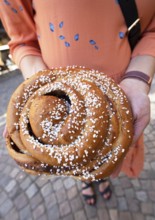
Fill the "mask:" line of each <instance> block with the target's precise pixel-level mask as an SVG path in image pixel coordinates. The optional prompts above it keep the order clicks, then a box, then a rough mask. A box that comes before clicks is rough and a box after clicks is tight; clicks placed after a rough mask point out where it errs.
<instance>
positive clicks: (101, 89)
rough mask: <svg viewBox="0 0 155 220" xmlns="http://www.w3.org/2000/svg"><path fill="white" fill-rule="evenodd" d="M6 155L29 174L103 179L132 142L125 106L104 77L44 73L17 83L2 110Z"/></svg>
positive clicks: (72, 70) (76, 71) (69, 71)
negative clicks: (5, 128)
mask: <svg viewBox="0 0 155 220" xmlns="http://www.w3.org/2000/svg"><path fill="white" fill-rule="evenodd" d="M7 128H8V132H9V137H8V138H7V139H6V142H7V148H8V151H9V153H10V155H11V156H12V157H13V159H14V160H15V161H16V162H17V164H18V165H19V166H20V167H22V169H24V170H25V171H27V172H28V173H31V174H43V173H44V174H55V175H69V176H73V177H75V178H79V179H81V180H89V181H94V180H98V179H101V178H105V177H107V176H109V175H110V174H111V173H112V172H113V171H114V169H115V168H116V166H117V165H118V164H119V163H120V162H121V161H122V159H123V158H124V157H125V155H126V153H127V151H128V148H129V146H130V145H131V142H132V138H133V120H132V112H131V108H130V104H129V102H128V100H127V97H126V95H125V94H124V92H123V91H122V90H121V88H120V87H119V86H118V85H117V84H116V83H115V82H114V81H113V80H112V79H110V78H108V77H107V76H106V75H105V74H103V73H101V72H99V71H96V70H89V69H86V68H78V67H74V66H73V67H66V68H57V69H56V68H55V69H52V70H44V71H40V72H38V73H36V74H35V75H34V76H32V77H31V78H29V79H27V80H26V81H25V82H23V83H22V84H21V85H20V86H19V87H18V88H17V89H16V91H15V92H14V93H13V95H12V97H11V99H10V102H9V105H8V110H7Z"/></svg>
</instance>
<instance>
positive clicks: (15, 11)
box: [0, 0, 41, 65]
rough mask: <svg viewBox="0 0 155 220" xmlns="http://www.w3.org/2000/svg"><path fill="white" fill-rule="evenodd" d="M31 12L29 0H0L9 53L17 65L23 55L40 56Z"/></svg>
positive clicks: (0, 15)
mask: <svg viewBox="0 0 155 220" xmlns="http://www.w3.org/2000/svg"><path fill="white" fill-rule="evenodd" d="M33 13H34V11H33V8H32V1H31V0H24V1H22V0H14V1H11V0H0V18H1V20H2V23H3V25H4V28H5V30H6V32H7V34H8V36H9V37H10V41H9V47H10V53H11V55H12V57H13V60H14V62H15V63H16V64H17V65H19V63H20V61H21V59H22V58H23V57H24V56H27V55H37V56H41V53H40V48H39V44H38V40H37V35H36V31H35V24H34V20H33Z"/></svg>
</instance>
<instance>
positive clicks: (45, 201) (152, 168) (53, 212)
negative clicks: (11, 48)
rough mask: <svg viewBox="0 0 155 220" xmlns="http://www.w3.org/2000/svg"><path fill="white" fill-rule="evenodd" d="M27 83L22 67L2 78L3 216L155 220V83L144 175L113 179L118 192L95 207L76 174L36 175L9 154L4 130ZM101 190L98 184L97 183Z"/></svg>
mask: <svg viewBox="0 0 155 220" xmlns="http://www.w3.org/2000/svg"><path fill="white" fill-rule="evenodd" d="M20 82H22V76H21V75H20V73H19V72H18V71H13V72H11V73H9V74H5V75H2V76H0V136H1V137H0V220H2V219H3V220H10V219H12V220H35V219H37V220H56V219H60V220H87V219H89V220H155V83H154V85H153V87H152V91H151V93H150V98H151V108H152V113H151V122H150V125H149V126H148V127H147V129H146V131H145V145H146V148H145V165H144V170H143V171H142V173H141V175H140V177H139V178H138V179H130V178H128V177H126V176H125V175H123V174H121V175H120V176H119V178H116V179H113V180H112V181H111V183H112V188H113V196H112V198H111V199H110V201H104V200H103V199H102V198H101V196H100V195H99V193H98V194H97V204H96V206H95V207H89V206H88V205H86V204H85V203H84V201H83V199H82V197H81V194H80V188H81V183H80V182H79V181H75V180H73V179H72V178H68V177H67V178H66V177H63V178H60V177H59V178H58V177H52V178H48V179H47V178H46V177H39V176H30V175H27V174H26V173H24V172H23V171H21V170H20V169H19V168H18V166H17V165H16V164H15V162H14V161H13V160H12V159H11V158H10V157H9V156H8V153H7V151H6V149H5V142H4V139H3V138H2V131H3V129H4V125H5V119H6V106H7V103H8V100H9V98H10V95H11V94H12V92H13V91H14V90H15V88H16V87H17V85H18V84H19V83H20ZM95 187H96V188H97V186H95Z"/></svg>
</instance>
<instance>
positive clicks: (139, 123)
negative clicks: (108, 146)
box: [133, 117, 149, 144]
mask: <svg viewBox="0 0 155 220" xmlns="http://www.w3.org/2000/svg"><path fill="white" fill-rule="evenodd" d="M148 123H149V117H143V118H142V119H139V120H136V121H135V123H134V137H133V144H135V142H137V140H138V139H139V137H140V136H141V135H142V133H143V132H144V129H145V128H146V126H147V125H148Z"/></svg>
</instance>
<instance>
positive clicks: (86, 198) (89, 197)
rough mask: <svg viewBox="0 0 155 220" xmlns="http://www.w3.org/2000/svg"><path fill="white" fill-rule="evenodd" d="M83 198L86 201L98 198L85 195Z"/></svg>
mask: <svg viewBox="0 0 155 220" xmlns="http://www.w3.org/2000/svg"><path fill="white" fill-rule="evenodd" d="M82 196H83V197H84V199H85V200H88V199H94V200H95V199H96V196H95V194H93V195H85V194H82Z"/></svg>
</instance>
